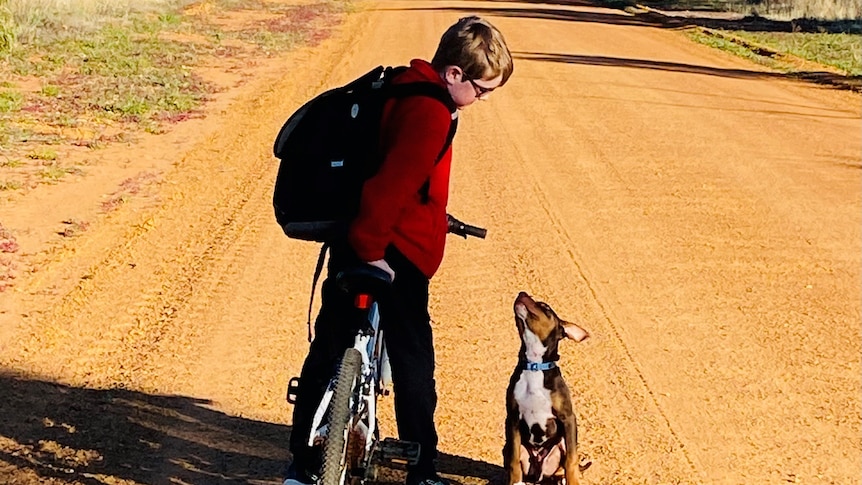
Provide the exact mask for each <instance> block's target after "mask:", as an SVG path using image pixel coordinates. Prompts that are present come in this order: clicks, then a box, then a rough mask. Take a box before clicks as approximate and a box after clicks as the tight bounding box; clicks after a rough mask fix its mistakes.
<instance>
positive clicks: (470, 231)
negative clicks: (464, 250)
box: [446, 214, 488, 239]
mask: <svg viewBox="0 0 862 485" xmlns="http://www.w3.org/2000/svg"><path fill="white" fill-rule="evenodd" d="M446 218H447V219H448V221H449V232H450V233H452V234H456V235H458V236H461V237H463V238H464V239H467V236H473V237H478V238H480V239H485V236H486V235H487V234H488V230H487V229H485V228H482V227H478V226H471V225H470V224H465V223H463V222H461V221H459V220H458V219H455V218H454V217H452V214H446Z"/></svg>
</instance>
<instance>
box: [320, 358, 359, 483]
mask: <svg viewBox="0 0 862 485" xmlns="http://www.w3.org/2000/svg"><path fill="white" fill-rule="evenodd" d="M361 367H362V355H361V354H360V353H359V351H358V350H356V349H347V351H346V352H344V358H343V359H342V360H341V367H340V368H339V369H338V377H337V378H336V379H337V380H336V382H335V391H333V393H332V402H331V403H330V407H329V432H328V433H327V436H326V441H325V442H324V445H323V471H322V473H321V475H322V481H321V485H343V484H344V483H345V478H346V476H347V473H348V469H347V468H348V460H347V445H348V443H347V440H348V434H349V427H348V424H350V411H351V409H350V398H351V396H352V395H353V388H354V384H355V383H356V380H357V379H358V377H359V372H360V370H361Z"/></svg>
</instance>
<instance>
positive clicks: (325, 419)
mask: <svg viewBox="0 0 862 485" xmlns="http://www.w3.org/2000/svg"><path fill="white" fill-rule="evenodd" d="M447 218H448V225H449V227H448V232H449V233H451V234H456V235H459V236H462V237H463V238H464V239H466V238H467V236H473V237H478V238H482V239H484V238H485V236H486V234H487V230H485V229H483V228H481V227H477V226H471V225H469V224H465V223H463V222H461V221H459V220H458V219H456V218H454V217H452V216H451V215H448V214H447ZM336 283H337V285H338V287H339V288H341V290H342V291H345V292H347V293H348V294H350V295H352V296H353V301H354V305H355V306H356V308H357V309H360V310H362V311H363V314H364V316H366V317H367V318H364V317H363V320H364V321H363V322H361V325H360V326H359V330H358V331H357V333H356V335H355V337H354V343H353V347H351V348H348V349H347V350H346V351H345V352H344V356H343V357H342V359H341V364H340V366H339V369H338V371H337V373H336V375H335V376H334V377H333V378H332V379H331V380H330V382H329V385H328V386H327V388H326V391H325V392H324V394H323V398H322V399H321V401H320V404H319V405H318V407H317V410H316V411H315V414H314V419H313V421H312V425H311V430H312V431H311V433H309V438H308V445H309V446H315V445H320V444H321V443H322V447H323V466H322V470H321V474H320V479H319V480H318V483H317V485H361V484H363V483H364V482H365V481H366V480H374V479H376V477H377V470H378V468H379V466H380V465H382V464H389V465H390V466H391V465H397V464H401V465H415V464H416V463H417V462H418V460H419V454H420V453H421V451H422V450H421V449H420V446H419V443H414V442H407V441H401V440H396V439H394V438H386V439H384V440H382V441H381V440H380V430H379V428H378V426H377V398H378V397H379V396H383V395H388V394H389V392H390V389H391V384H392V373H391V368H390V366H389V357H388V354H387V352H386V346H385V345H384V342H383V331H382V330H381V329H380V326H379V324H380V313H379V311H378V301H379V299H380V298H381V297H382V296H383V295H384V294H385V292H386V290H387V288H388V286H389V284H390V283H391V281H390V279H389V275H388V274H387V273H386V272H385V271H383V270H382V269H379V268H376V267H373V266H362V267H357V268H351V269H349V270H346V271H342V272H340V273H339V274H338V275H336ZM298 386H299V380H298V378H296V377H294V378H292V379H291V380H290V384H289V385H288V398H287V400H288V401H289V402H291V403H293V402H295V397H296V391H297V389H298Z"/></svg>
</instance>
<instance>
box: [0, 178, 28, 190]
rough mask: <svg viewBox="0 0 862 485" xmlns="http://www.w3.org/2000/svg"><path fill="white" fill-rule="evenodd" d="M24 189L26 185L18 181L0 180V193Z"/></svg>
mask: <svg viewBox="0 0 862 485" xmlns="http://www.w3.org/2000/svg"><path fill="white" fill-rule="evenodd" d="M22 187H24V184H22V183H21V182H18V181H17V180H0V191H5V190H18V189H20V188H22Z"/></svg>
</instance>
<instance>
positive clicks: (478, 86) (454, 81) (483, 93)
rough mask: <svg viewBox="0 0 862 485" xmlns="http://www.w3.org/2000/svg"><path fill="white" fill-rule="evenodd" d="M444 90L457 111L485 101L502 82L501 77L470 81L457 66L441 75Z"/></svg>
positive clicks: (449, 67)
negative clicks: (444, 84)
mask: <svg viewBox="0 0 862 485" xmlns="http://www.w3.org/2000/svg"><path fill="white" fill-rule="evenodd" d="M443 80H444V81H446V88H447V89H448V90H449V94H450V95H451V96H452V100H453V101H455V105H456V106H458V109H464V108H466V107H467V106H470V105H471V104H473V103H475V102H476V100H479V99H481V100H485V99H488V97H489V96H491V92H492V91H493V90H494V89H496V88H497V87H499V86H500V83H501V82H503V76H502V75H499V76H497V77H495V78H494V79H470V78H469V77H467V75H466V74H464V71H463V70H462V69H461V68H460V67H458V66H448V67H446V71H445V73H444V75H443Z"/></svg>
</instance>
